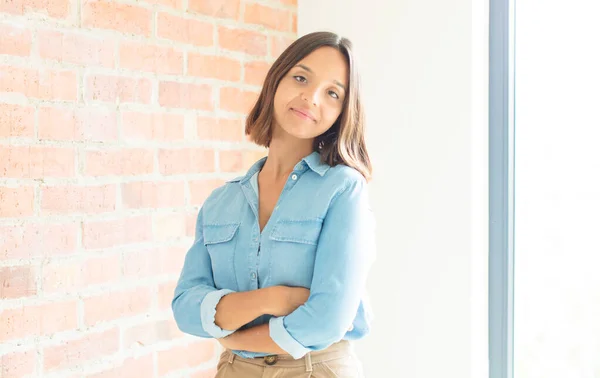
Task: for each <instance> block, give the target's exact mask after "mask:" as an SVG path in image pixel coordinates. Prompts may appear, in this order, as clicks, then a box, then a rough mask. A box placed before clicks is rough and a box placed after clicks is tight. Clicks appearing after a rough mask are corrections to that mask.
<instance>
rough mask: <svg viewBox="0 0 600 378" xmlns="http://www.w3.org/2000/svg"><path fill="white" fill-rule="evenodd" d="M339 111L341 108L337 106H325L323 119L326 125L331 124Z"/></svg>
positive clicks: (340, 111)
mask: <svg viewBox="0 0 600 378" xmlns="http://www.w3.org/2000/svg"><path fill="white" fill-rule="evenodd" d="M341 113H342V109H341V108H339V107H331V108H325V109H323V121H324V122H326V123H327V126H331V125H333V124H334V123H335V121H336V120H337V119H338V117H339V115H340V114H341Z"/></svg>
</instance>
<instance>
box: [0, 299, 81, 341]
mask: <svg viewBox="0 0 600 378" xmlns="http://www.w3.org/2000/svg"><path fill="white" fill-rule="evenodd" d="M76 327H77V302H76V301H66V302H53V303H47V304H43V305H38V306H24V307H20V308H17V309H11V310H4V311H2V312H0V342H2V341H6V340H14V339H22V338H25V337H34V336H49V335H52V334H54V333H56V332H62V331H66V330H71V329H74V328H76Z"/></svg>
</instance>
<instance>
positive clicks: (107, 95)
mask: <svg viewBox="0 0 600 378" xmlns="http://www.w3.org/2000/svg"><path fill="white" fill-rule="evenodd" d="M85 98H86V100H87V101H102V102H111V103H123V102H132V103H142V104H149V103H150V101H151V100H152V82H151V81H150V79H146V78H133V77H123V76H108V75H100V74H98V75H89V76H88V77H87V79H86V83H85Z"/></svg>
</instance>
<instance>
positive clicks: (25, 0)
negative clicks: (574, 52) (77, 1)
mask: <svg viewBox="0 0 600 378" xmlns="http://www.w3.org/2000/svg"><path fill="white" fill-rule="evenodd" d="M30 11H33V12H35V13H44V14H47V15H48V16H50V17H52V18H66V17H67V16H68V15H69V13H70V1H69V0H3V1H1V2H0V13H2V12H6V13H12V14H25V13H28V12H30Z"/></svg>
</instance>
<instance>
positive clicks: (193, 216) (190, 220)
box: [185, 201, 204, 238]
mask: <svg viewBox="0 0 600 378" xmlns="http://www.w3.org/2000/svg"><path fill="white" fill-rule="evenodd" d="M202 202H204V201H202ZM186 216H187V218H186V229H185V235H186V236H187V237H189V238H193V237H195V236H196V221H197V220H198V213H197V212H193V213H187V214H186Z"/></svg>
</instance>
